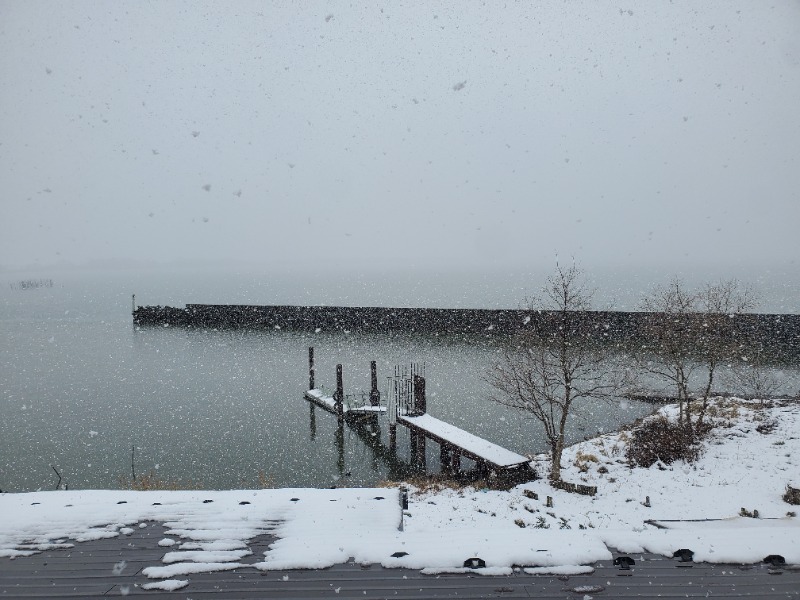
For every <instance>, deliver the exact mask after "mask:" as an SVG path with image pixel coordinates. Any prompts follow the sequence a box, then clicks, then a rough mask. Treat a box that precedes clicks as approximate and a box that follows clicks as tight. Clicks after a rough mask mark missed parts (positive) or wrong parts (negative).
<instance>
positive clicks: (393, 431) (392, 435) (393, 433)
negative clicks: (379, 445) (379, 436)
mask: <svg viewBox="0 0 800 600" xmlns="http://www.w3.org/2000/svg"><path fill="white" fill-rule="evenodd" d="M389 450H391V452H392V454H394V453H396V452H397V425H396V424H394V425H389Z"/></svg>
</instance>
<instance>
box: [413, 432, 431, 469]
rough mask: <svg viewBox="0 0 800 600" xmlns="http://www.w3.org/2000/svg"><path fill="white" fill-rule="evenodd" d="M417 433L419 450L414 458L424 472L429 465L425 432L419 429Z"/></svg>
mask: <svg viewBox="0 0 800 600" xmlns="http://www.w3.org/2000/svg"><path fill="white" fill-rule="evenodd" d="M412 435H414V434H412ZM415 435H416V436H417V444H416V446H417V448H416V449H417V452H416V456H415V459H414V464H415V465H416V466H417V467H418V468H419V470H420V471H423V472H424V471H426V470H427V467H428V465H427V457H426V456H425V434H424V433H422V432H421V431H419V432H417V433H416V434H415Z"/></svg>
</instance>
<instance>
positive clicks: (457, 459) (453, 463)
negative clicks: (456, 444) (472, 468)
mask: <svg viewBox="0 0 800 600" xmlns="http://www.w3.org/2000/svg"><path fill="white" fill-rule="evenodd" d="M450 469H451V470H452V471H453V473H456V474H458V473H459V472H460V471H461V452H459V450H458V448H454V449H453V456H452V457H451V460H450Z"/></svg>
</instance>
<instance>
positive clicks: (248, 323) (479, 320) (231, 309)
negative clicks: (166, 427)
mask: <svg viewBox="0 0 800 600" xmlns="http://www.w3.org/2000/svg"><path fill="white" fill-rule="evenodd" d="M654 317H657V315H654V314H653V313H645V312H613V311H586V312H582V313H580V323H581V324H582V325H581V327H582V328H583V329H585V330H586V331H588V332H591V333H592V334H593V335H594V336H595V337H597V338H598V339H603V340H608V341H612V342H613V341H625V340H636V339H640V338H641V336H642V331H643V328H644V325H645V323H646V322H647V321H648V320H651V319H653V318H654ZM133 321H134V323H135V324H137V325H140V326H163V325H169V326H175V327H192V328H217V329H231V328H250V329H286V330H289V331H304V332H312V333H313V332H315V331H318V330H319V331H328V332H331V331H334V332H353V333H359V332H362V333H391V332H397V333H400V332H403V333H423V334H440V335H471V336H474V335H514V334H517V333H520V332H522V331H524V330H526V329H529V328H533V327H539V328H542V327H544V328H548V327H553V326H558V319H557V315H556V313H551V312H546V311H542V312H540V311H531V310H523V309H469V308H384V307H350V306H257V305H228V304H225V305H221V304H187V305H186V308H173V307H169V306H142V307H138V308H137V309H136V310H135V311H134V313H133ZM735 325H736V326H735V328H734V329H733V331H734V332H735V335H737V336H741V337H742V339H747V340H749V341H750V342H756V343H758V344H759V345H761V346H762V347H764V348H766V349H773V350H775V353H776V354H778V355H782V356H786V355H787V354H788V355H791V356H800V315H773V314H742V315H737V316H736V317H735Z"/></svg>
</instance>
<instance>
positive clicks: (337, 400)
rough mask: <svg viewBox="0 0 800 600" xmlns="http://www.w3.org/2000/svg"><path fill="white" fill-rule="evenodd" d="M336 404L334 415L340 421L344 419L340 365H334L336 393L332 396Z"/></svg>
mask: <svg viewBox="0 0 800 600" xmlns="http://www.w3.org/2000/svg"><path fill="white" fill-rule="evenodd" d="M333 401H334V402H335V403H336V415H337V416H338V417H339V420H340V421H341V420H342V419H343V418H344V383H343V382H342V365H336V392H335V393H334V395H333Z"/></svg>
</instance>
